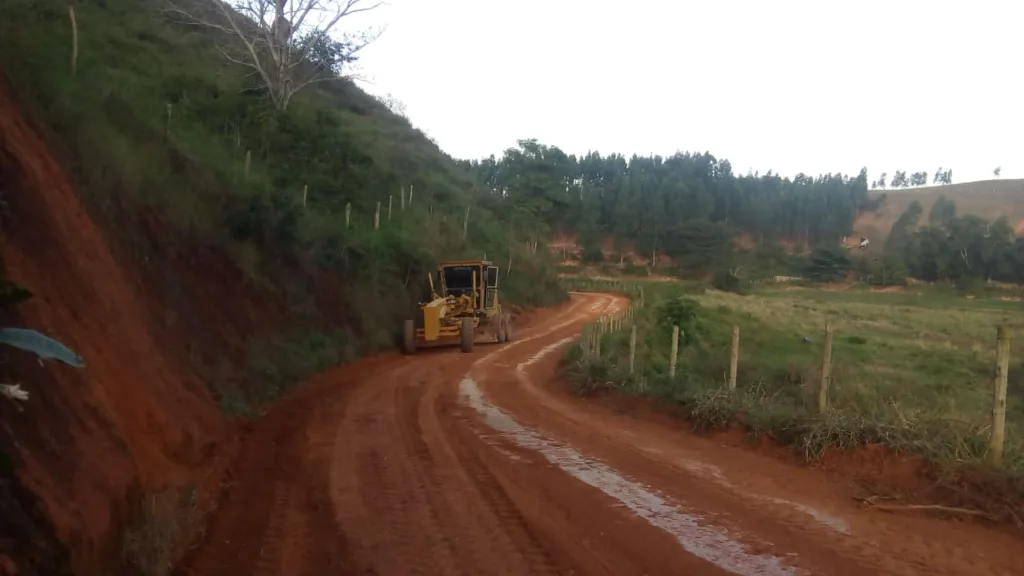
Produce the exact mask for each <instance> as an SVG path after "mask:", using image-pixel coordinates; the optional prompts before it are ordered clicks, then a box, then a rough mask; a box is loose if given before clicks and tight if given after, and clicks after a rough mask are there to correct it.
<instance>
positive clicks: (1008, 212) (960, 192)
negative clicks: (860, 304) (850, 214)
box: [853, 180, 1024, 250]
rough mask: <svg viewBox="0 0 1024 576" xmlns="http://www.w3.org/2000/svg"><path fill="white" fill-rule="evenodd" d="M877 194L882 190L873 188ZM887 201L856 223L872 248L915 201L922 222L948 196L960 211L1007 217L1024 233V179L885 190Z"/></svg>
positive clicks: (876, 247)
mask: <svg viewBox="0 0 1024 576" xmlns="http://www.w3.org/2000/svg"><path fill="white" fill-rule="evenodd" d="M871 194H872V195H873V196H877V195H878V194H879V192H876V191H872V192H871ZM885 194H886V199H885V202H884V203H883V204H882V205H881V207H879V208H878V210H877V211H875V212H867V213H865V214H862V215H861V216H860V217H859V218H857V220H856V221H855V222H854V224H853V229H854V235H855V236H858V235H859V236H864V237H865V238H867V239H868V240H870V241H871V245H870V248H871V249H873V250H881V249H882V246H884V244H885V240H886V238H888V237H889V231H890V230H891V229H892V226H893V224H894V223H895V222H896V219H897V218H899V217H900V214H903V212H904V211H906V209H907V207H908V206H910V203H911V202H913V201H914V200H917V201H918V202H920V203H921V206H922V207H923V208H924V217H923V218H922V221H921V223H922V224H927V223H928V221H927V220H928V213H929V211H930V210H931V207H932V204H934V203H935V201H936V200H938V199H939V197H941V196H943V195H945V196H946V197H947V198H949V199H951V200H953V201H954V202H956V206H957V212H958V213H959V214H974V215H977V216H981V217H983V218H985V219H987V220H995V219H997V218H999V217H1000V216H1006V218H1007V219H1008V220H1009V221H1010V224H1011V225H1013V226H1014V228H1015V229H1016V231H1017V233H1018V234H1020V233H1021V232H1024V180H983V181H981V182H966V183H963V184H950V185H948V186H924V187H921V188H910V189H904V190H887V191H885Z"/></svg>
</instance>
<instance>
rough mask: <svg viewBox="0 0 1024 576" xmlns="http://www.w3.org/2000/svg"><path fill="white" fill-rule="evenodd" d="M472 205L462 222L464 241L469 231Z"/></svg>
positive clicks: (468, 207)
mask: <svg viewBox="0 0 1024 576" xmlns="http://www.w3.org/2000/svg"><path fill="white" fill-rule="evenodd" d="M471 206H472V205H470V206H466V216H465V218H463V220H462V239H463V240H465V239H466V233H467V232H468V231H469V209H470V207H471Z"/></svg>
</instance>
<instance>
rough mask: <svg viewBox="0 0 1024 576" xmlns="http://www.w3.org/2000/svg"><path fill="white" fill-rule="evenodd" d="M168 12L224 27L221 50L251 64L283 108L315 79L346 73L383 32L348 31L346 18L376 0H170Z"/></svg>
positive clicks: (374, 5) (243, 63) (232, 59)
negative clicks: (345, 22)
mask: <svg viewBox="0 0 1024 576" xmlns="http://www.w3.org/2000/svg"><path fill="white" fill-rule="evenodd" d="M167 2H168V5H169V7H168V13H169V14H171V15H172V17H175V18H176V19H178V20H181V21H183V22H186V23H189V24H194V25H199V26H204V27H207V28H211V29H214V30H216V31H218V32H220V33H221V34H222V35H223V36H224V41H222V42H218V44H217V48H218V50H219V51H220V53H221V54H222V55H223V56H224V57H225V58H226V59H227V60H228V61H230V62H232V63H234V64H237V65H239V66H243V67H245V68H248V69H249V70H250V71H251V72H252V74H253V75H254V76H256V77H257V79H258V81H259V82H260V84H262V85H263V87H264V88H266V90H267V92H268V93H269V95H270V98H271V100H272V101H273V102H274V105H275V106H276V107H277V108H278V109H279V110H285V109H287V108H288V104H289V103H290V102H291V100H292V97H293V96H294V95H295V94H296V93H298V92H299V91H300V90H302V89H303V88H305V87H307V86H309V85H310V84H313V83H314V82H322V81H325V80H332V79H336V78H339V77H342V69H343V67H344V66H345V65H346V64H348V63H351V62H353V61H355V59H356V54H357V53H358V52H359V50H361V49H363V48H364V47H365V46H367V45H368V44H370V43H371V42H373V41H374V40H376V39H377V37H378V36H379V35H380V32H379V31H361V32H356V33H351V32H347V33H343V34H341V35H340V36H341V38H342V39H341V40H337V39H335V36H338V33H339V32H340V31H341V30H340V29H341V24H342V22H343V20H344V19H345V18H346V17H348V16H352V15H354V14H358V13H360V12H368V11H370V10H373V9H375V8H377V7H379V6H380V5H381V4H382V3H383V2H375V1H374V0H235V1H234V2H233V3H229V2H224V1H222V0H167Z"/></svg>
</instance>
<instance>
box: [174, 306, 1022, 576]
mask: <svg viewBox="0 0 1024 576" xmlns="http://www.w3.org/2000/svg"><path fill="white" fill-rule="evenodd" d="M622 305H623V301H622V300H621V299H619V298H617V297H613V296H608V295H574V296H573V299H572V302H571V304H570V305H568V306H566V307H564V308H562V309H560V310H559V311H557V312H552V313H550V314H549V315H547V316H546V317H536V316H535V317H533V322H532V323H531V324H530V325H529V326H528V327H523V326H522V325H520V327H519V329H518V330H517V333H516V337H515V341H514V342H512V343H510V344H504V345H478V347H477V349H476V350H475V351H474V352H472V353H470V354H462V353H460V352H459V351H458V350H436V351H433V352H427V353H421V354H418V355H416V356H412V357H401V356H398V355H382V356H378V357H376V358H372V359H369V360H366V361H363V362H359V363H356V364H355V365H353V366H348V367H345V368H339V369H336V370H332V371H328V372H327V373H325V374H322V375H321V376H319V377H317V378H316V379H315V380H314V381H313V382H311V383H309V385H307V386H305V387H303V388H301V389H299V390H297V391H296V393H295V394H294V395H293V396H292V397H291V398H289V399H288V400H287V401H285V402H283V403H282V404H280V405H278V406H277V407H275V408H274V409H273V410H272V411H271V413H270V414H269V415H268V417H267V419H266V420H265V421H263V422H260V423H259V424H258V425H257V426H256V429H255V430H254V432H253V434H252V436H251V437H250V438H249V440H248V442H247V444H246V447H245V448H244V451H243V458H241V459H240V460H239V462H238V466H237V468H236V469H235V470H234V471H233V480H234V482H235V484H234V485H233V486H232V487H231V489H230V491H229V493H228V497H227V499H226V500H225V501H223V502H222V503H221V506H220V509H219V511H218V514H217V516H216V517H215V519H214V521H213V522H212V523H211V525H210V526H209V529H208V531H207V538H206V541H205V544H204V545H203V546H201V547H200V548H198V549H197V550H196V552H195V554H194V555H193V557H192V558H190V561H189V562H188V563H187V565H186V566H183V567H182V568H181V573H182V574H193V575H215V574H247V575H249V574H251V575H256V576H268V575H286V574H287V575H293V574H616V575H619V574H742V575H747V574H851V575H852V574H899V575H904V574H906V575H910V574H957V575H968V574H970V575H974V574H1015V573H1019V572H1020V566H1022V565H1024V552H1022V551H1021V548H1020V540H1019V538H1016V537H1014V536H1011V535H1009V534H1007V533H1005V532H1003V531H1000V530H996V529H993V528H991V527H988V526H986V525H981V524H972V523H956V522H950V521H948V520H941V519H936V518H930V517H924V516H906V515H896V514H886V513H881V512H875V511H870V510H865V509H862V508H860V507H858V505H857V504H856V502H854V500H853V499H852V498H851V490H852V488H851V487H849V486H847V485H846V484H843V483H836V482H832V481H830V480H829V478H828V477H827V476H826V475H825V474H824V473H822V472H820V471H817V470H812V469H807V468H804V467H800V466H797V465H794V464H792V463H787V462H783V461H780V460H778V459H775V458H768V457H765V456H764V455H762V454H758V453H756V452H755V451H751V450H747V449H744V448H742V447H737V446H731V445H729V444H727V443H723V442H721V441H719V440H716V439H713V438H702V437H697V436H693V435H687V434H684V433H682V432H681V430H680V429H679V426H678V425H674V424H672V423H671V422H669V421H667V420H665V419H659V418H651V419H638V418H633V417H630V416H628V415H624V414H618V413H616V412H615V411H613V410H609V409H608V408H607V407H605V406H602V405H599V404H598V403H592V402H581V401H579V400H578V399H577V398H573V397H570V396H568V395H566V394H565V392H564V387H563V386H562V384H561V383H560V378H559V362H560V357H561V351H562V349H563V348H564V347H565V346H567V345H568V344H569V342H570V341H571V340H572V339H573V338H574V337H575V336H576V335H578V334H579V330H580V326H581V325H582V323H583V322H584V321H586V320H588V319H592V318H594V317H596V316H598V315H600V314H601V313H605V312H608V311H610V310H613V309H615V308H616V307H619V306H622Z"/></svg>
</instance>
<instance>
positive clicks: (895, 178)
mask: <svg viewBox="0 0 1024 576" xmlns="http://www.w3.org/2000/svg"><path fill="white" fill-rule="evenodd" d="M996 170H998V168H997V169H996ZM998 175H999V174H998V172H996V176H998ZM888 177H889V174H888V173H887V172H882V174H881V176H879V177H878V180H875V181H874V182H872V183H871V188H872V189H883V190H884V189H885V188H909V187H912V186H927V185H928V172H926V171H921V172H913V173H911V174H910V175H909V176H908V175H907V173H906V171H904V170H897V171H896V172H895V173H894V174H893V175H892V180H888ZM952 183H953V170H952V169H949V170H943V169H942V168H941V167H940V168H939V169H938V170H936V171H935V175H934V176H933V177H932V184H952Z"/></svg>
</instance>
